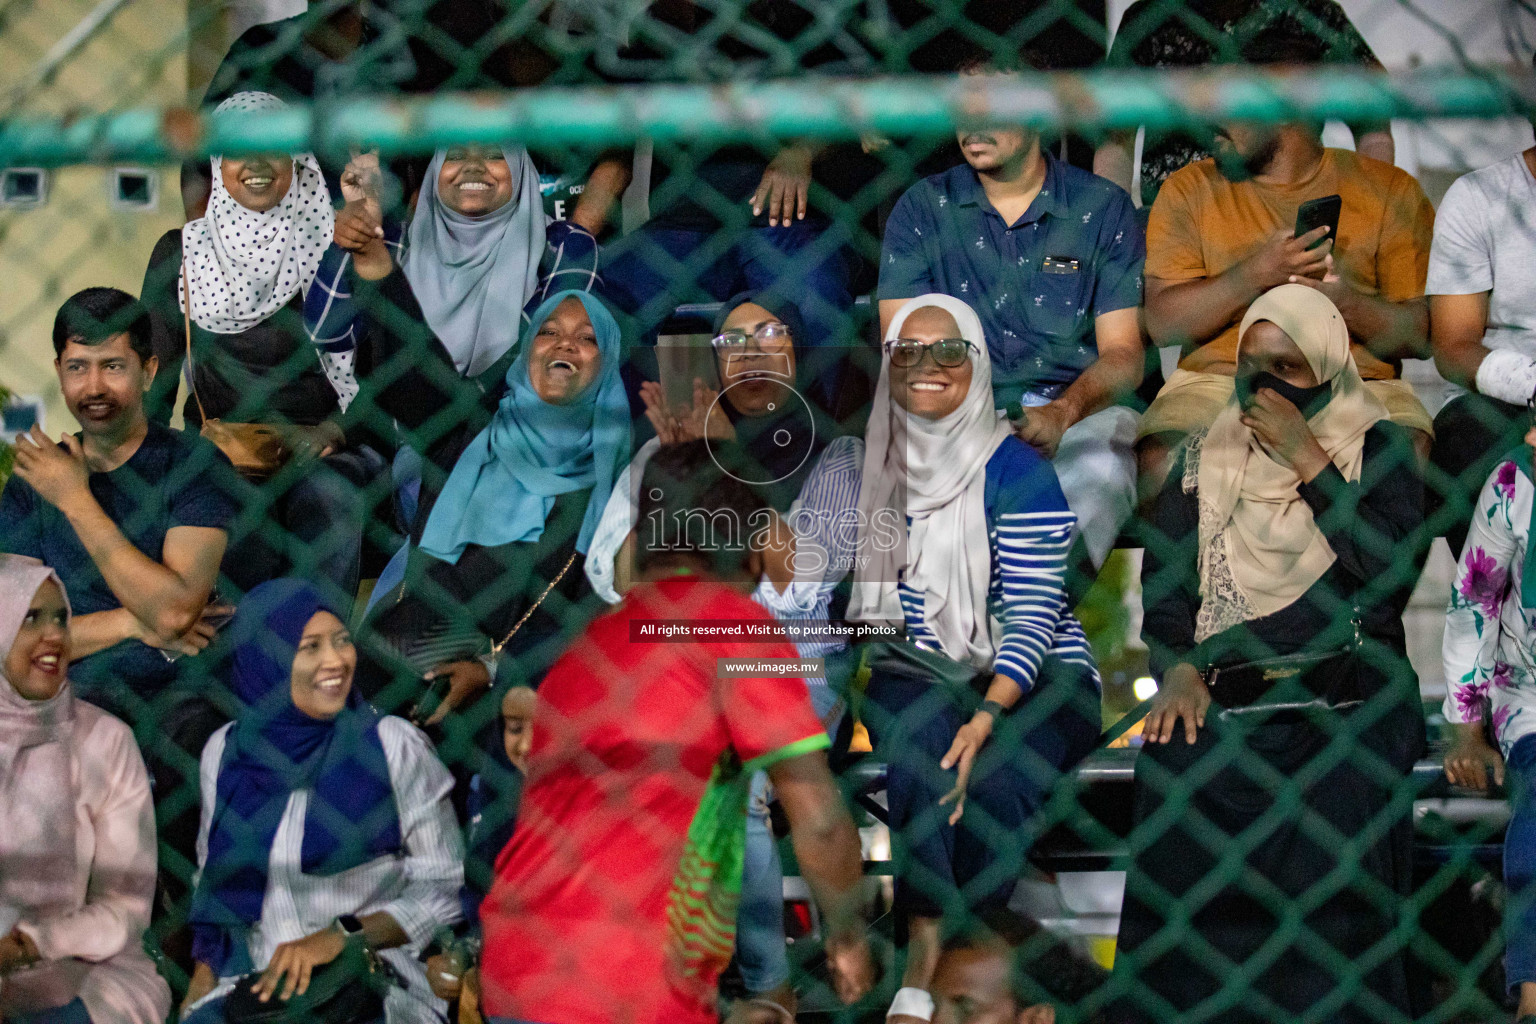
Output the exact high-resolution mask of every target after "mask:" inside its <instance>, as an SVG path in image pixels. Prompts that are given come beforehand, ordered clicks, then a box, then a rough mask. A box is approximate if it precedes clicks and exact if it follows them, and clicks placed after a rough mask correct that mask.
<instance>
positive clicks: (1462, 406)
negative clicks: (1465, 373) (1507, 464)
mask: <svg viewBox="0 0 1536 1024" xmlns="http://www.w3.org/2000/svg"><path fill="white" fill-rule="evenodd" d="M1530 425H1531V414H1530V412H1529V410H1527V409H1524V408H1521V407H1520V406H1518V405H1511V404H1509V403H1508V402H1501V401H1499V400H1498V399H1496V398H1488V397H1486V396H1484V395H1463V396H1461V397H1460V398H1456V399H1452V400H1451V401H1449V402H1447V403H1446V404H1445V408H1443V409H1441V410H1440V415H1438V416H1436V417H1435V444H1434V447H1433V448H1432V449H1430V454H1429V462H1430V467H1431V469H1430V472H1429V476H1428V479H1427V480H1426V481H1425V483H1426V485H1427V486H1426V487H1425V490H1424V501H1425V512H1426V513H1427V518H1428V522H1429V526H1430V531H1431V534H1430V535H1431V536H1443V537H1444V538H1445V540H1446V543H1447V544H1449V545H1450V546H1451V557H1453V558H1460V557H1461V548H1462V545H1464V544H1465V543H1466V542H1467V530H1468V529H1469V522H1470V520H1471V518H1472V506H1473V505H1474V504H1475V503H1476V502H1477V495H1478V493H1479V492H1480V491H1482V489H1483V484H1484V483H1486V482H1487V480H1488V474H1490V473H1492V472H1493V467H1494V466H1495V465H1497V464H1498V461H1499V459H1500V458H1502V457H1503V456H1504V455H1506V454H1508V452H1509V451H1510V449H1512V448H1514V447H1515V446H1516V445H1518V444H1519V443H1520V442H1521V439H1522V438H1524V437H1525V432H1526V430H1528V429H1529V428H1530Z"/></svg>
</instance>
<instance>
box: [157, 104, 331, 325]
mask: <svg viewBox="0 0 1536 1024" xmlns="http://www.w3.org/2000/svg"><path fill="white" fill-rule="evenodd" d="M286 105H287V104H285V103H284V102H283V101H282V100H280V99H278V98H277V97H276V96H273V95H271V94H270V93H264V92H240V93H236V94H235V95H233V96H231V97H230V98H229V99H227V100H225V101H224V102H223V103H221V104H219V106H218V107H217V108H216V109H215V110H214V113H215V114H222V113H225V112H228V111H252V110H280V109H282V108H283V107H285V106H286ZM225 159H226V158H225V157H224V156H223V155H220V156H215V157H214V158H213V193H212V195H211V196H210V197H209V199H208V212H207V213H206V214H204V215H203V217H201V218H200V219H198V220H194V221H192V222H190V223H189V224H187V226H186V227H185V228H183V229H182V251H183V254H184V257H183V258H184V261H185V267H186V279H185V281H184V282H182V283H178V285H177V290H178V291H177V294H178V297H179V298H180V301H181V307H182V309H183V310H187V309H188V306H187V301H188V296H187V290H188V289H189V288H190V290H191V293H192V294H191V307H190V310H189V312H190V313H191V315H192V320H193V322H195V323H196V324H197V325H198V326H199V327H202V328H203V329H205V330H208V331H213V332H214V333H216V334H239V333H240V332H241V331H245V330H248V329H249V328H251V327H254V326H256V325H257V324H259V323H261V322H262V321H263V320H265V319H267V318H268V317H270V316H271V315H272V314H273V313H276V312H277V311H278V310H280V309H282V308H283V307H284V306H286V305H287V304H288V303H289V302H290V301H292V299H293V297H294V295H296V294H299V293H302V292H304V291H306V290H307V289H308V288H309V285H310V282H311V281H313V280H314V279H315V272H316V270H318V269H319V266H320V257H321V255H322V254H324V252H325V249H326V246H328V245H329V244H330V242H331V235H332V233H333V231H334V228H335V223H336V214H335V212H334V210H333V209H332V208H331V193H330V190H329V189H327V188H326V187H325V177H324V176H323V175H322V174H321V173H320V165H319V163H318V162H316V160H315V158H314V156H313V154H310V153H296V154H294V155H293V156H292V158H291V159H292V174H291V179H290V184H289V185H288V189H287V191H286V192H284V193H282V194H281V195H280V196H276V195H274V194H273V191H275V188H276V187H279V186H280V185H281V182H282V180H283V178H284V177H288V176H287V175H284V174H282V173H281V172H282V170H283V168H281V167H278V168H276V171H275V173H269V172H268V171H266V170H265V168H267V167H268V165H270V164H271V163H273V162H278V163H280V162H281V161H280V160H274V159H273V158H269V157H266V156H256V157H248V158H235V157H231V158H229V159H230V160H231V161H238V163H237V164H233V166H237V167H239V168H241V169H242V171H241V176H240V177H239V178H238V179H237V183H236V185H235V191H236V192H237V193H239V196H238V197H237V195H236V194H234V193H232V192H231V190H230V187H229V185H228V184H227V183H226V176H225V173H224V170H225V168H224V162H225ZM264 190H273V191H265V192H264ZM274 199H275V202H274V201H273V200H274Z"/></svg>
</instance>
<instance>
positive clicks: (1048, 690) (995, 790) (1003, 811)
mask: <svg viewBox="0 0 1536 1024" xmlns="http://www.w3.org/2000/svg"><path fill="white" fill-rule="evenodd" d="M867 695H868V699H869V701H870V703H871V704H873V705H874V706H873V707H867V708H866V711H865V714H864V721H865V724H866V725H867V726H868V727H869V729H870V732H871V733H872V734H873V735H874V739H875V755H876V756H877V757H879V758H881V759H882V760H884V761H885V762H886V764H887V765H889V776H888V780H887V784H886V801H887V804H888V806H889V808H890V826H891V834H892V836H893V838H894V839H895V840H896V872H897V873H896V883H897V884H896V906H897V909H898V910H899V911H901V912H903V913H905V914H908V915H915V916H917V917H944V916H947V914H946V912H950V913H959V912H962V911H965V910H969V911H972V912H975V911H980V910H984V909H989V908H996V907H1004V906H1007V904H1008V899H1009V897H1010V896H1011V895H1012V894H1013V889H1014V886H1015V884H1016V883H1017V882H1018V879H1019V875H1020V874H1021V873H1022V871H1023V869H1024V859H1025V857H1026V856H1028V854H1029V850H1030V848H1031V847H1032V846H1033V845H1034V842H1035V840H1036V839H1038V838H1039V833H1040V832H1041V831H1042V830H1043V823H1041V822H1038V821H1035V820H1033V819H1035V818H1036V816H1037V814H1038V812H1039V811H1040V809H1041V808H1042V807H1044V806H1045V803H1046V801H1047V800H1048V799H1049V798H1050V795H1051V791H1052V789H1053V788H1054V787H1055V785H1056V783H1057V781H1058V780H1059V779H1060V778H1061V775H1062V773H1063V772H1066V771H1069V770H1071V768H1072V767H1073V766H1074V765H1075V764H1076V763H1077V762H1078V761H1080V760H1082V759H1083V758H1084V757H1085V756H1087V754H1088V753H1089V751H1091V750H1092V749H1093V746H1094V744H1095V743H1096V742H1097V740H1098V737H1099V724H1100V712H1099V691H1098V687H1097V686H1095V685H1094V683H1093V679H1092V678H1091V677H1090V676H1089V674H1088V673H1087V672H1086V671H1085V670H1083V669H1080V668H1077V667H1075V666H1069V665H1065V664H1063V663H1061V662H1060V661H1057V660H1056V659H1054V658H1048V659H1047V660H1046V662H1045V665H1044V666H1043V667H1042V668H1041V672H1040V680H1039V682H1038V683H1037V684H1036V686H1035V688H1034V689H1033V690H1031V691H1030V692H1029V693H1028V694H1027V695H1025V697H1024V699H1023V700H1021V701H1020V702H1019V703H1018V704H1017V705H1016V706H1015V707H1014V708H1013V709H1012V710H1011V711H1010V712H1009V714H1008V715H1006V716H1004V718H1003V719H1002V720H1001V721H1000V722H998V723H997V725H996V726H995V727H994V729H993V732H992V735H991V737H990V738H989V739H988V740H987V743H986V745H985V746H984V747H982V750H981V754H980V755H979V756H978V757H977V758H976V763H975V765H974V767H973V768H972V770H971V780H970V785H969V787H968V788H967V791H966V800H965V813H964V814H963V815H962V816H961V818H960V821H959V823H958V824H956V825H951V824H949V816H950V814H951V812H952V811H953V810H954V807H953V805H952V804H950V805H944V806H940V805H939V799H940V797H942V796H944V794H946V793H948V792H949V791H950V790H951V789H952V788H953V787H954V784H955V772H954V771H953V770H950V771H944V770H942V769H941V768H940V767H939V761H940V760H941V759H942V758H943V757H944V755H945V753H947V752H948V750H949V748H950V745H951V744H952V743H953V742H954V740H955V733H956V732H957V731H959V729H960V726H961V725H963V724H965V723H966V722H968V721H970V719H971V715H972V714H973V712H974V709H975V706H976V703H978V701H979V698H978V697H976V696H975V695H974V694H972V693H970V692H969V691H966V692H964V693H957V692H955V691H952V690H950V689H949V688H947V687H945V686H944V685H942V684H938V683H934V682H931V681H929V680H926V679H917V678H912V677H908V676H905V675H901V676H898V675H887V674H882V673H880V672H878V671H877V673H876V674H875V676H874V677H873V678H871V679H870V681H869V689H868V691H867Z"/></svg>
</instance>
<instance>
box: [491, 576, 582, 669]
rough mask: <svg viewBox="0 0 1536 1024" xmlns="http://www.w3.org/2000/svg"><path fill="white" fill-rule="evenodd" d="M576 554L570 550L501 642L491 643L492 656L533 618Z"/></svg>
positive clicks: (563, 577)
mask: <svg viewBox="0 0 1536 1024" xmlns="http://www.w3.org/2000/svg"><path fill="white" fill-rule="evenodd" d="M578 554H580V552H578V551H572V552H571V557H570V558H567V559H566V560H565V565H564V567H562V568H561V570H560V571H559V572H557V573H556V574H555V578H554V579H552V580H550V581H549V586H547V587H545V588H544V593H542V594H540V595H539V599H538V600H537V601H535V602H533V605H532V606H531V607H530V608H529V609H528V610H527V611H526V612H524V613H523V617H522V618H520V619H518V620H517V625H515V626H513V627H512V628H511V629H509V630H508V631H507V635H506V636H504V637H502V638H501V643H498V644H492V645H491V656H492V657H495V656H497V655H499V654H500V653H501V649H502V648H503V647H505V646H507V641H508V640H511V639H512V638H513V637H514V636H516V635H517V631H518V630H520V629H522V628H523V624H524V623H526V622H527V621H528V620H529V619H531V618H533V613H534V612H536V611H538V610H539V605H541V604H543V603H544V599H545V598H546V597H548V596H549V594H550V591H552V590H554V589H555V588H556V587H558V586H559V585H560V581H561V580H563V579H565V574H566V573H568V572H570V571H571V566H573V565H575V564H576V556H577V555H578Z"/></svg>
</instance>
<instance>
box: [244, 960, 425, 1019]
mask: <svg viewBox="0 0 1536 1024" xmlns="http://www.w3.org/2000/svg"><path fill="white" fill-rule="evenodd" d="M260 980H261V972H259V971H258V972H256V973H253V974H247V975H246V976H245V977H243V978H241V979H240V981H239V983H238V984H236V985H235V989H234V991H233V992H231V993H230V994H229V998H228V999H226V1000H225V1002H224V1020H225V1024H374V1022H376V1021H382V1020H383V1019H384V997H385V995H386V994H387V993H388V992H389V989H390V986H392V985H394V984H395V982H396V977H395V972H394V971H393V970H392V969H391V968H390V966H389V965H388V964H386V963H385V962H384V961H383V960H381V959H380V958H379V956H378V954H376V953H374V952H373V951H372V950H371V949H368V948H367V947H365V946H363V945H362V944H361V943H357V942H348V943H347V945H346V948H345V949H343V950H342V952H341V955H340V956H338V957H337V958H336V959H335V960H332V961H331V962H330V963H328V964H322V965H321V966H319V967H316V968H315V969H314V970H313V971H312V972H311V973H310V976H309V988H307V989H306V990H305V991H304V994H303V995H299V994H298V993H295V994H294V995H293V997H292V998H291V999H288V1000H283V999H281V998H279V997H277V996H273V997H272V998H271V999H269V1000H267V1001H266V1002H262V1001H261V1000H260V999H258V998H257V997H256V994H255V993H254V992H253V991H252V989H254V988H255V986H256V983H257V982H258V981H260Z"/></svg>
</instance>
